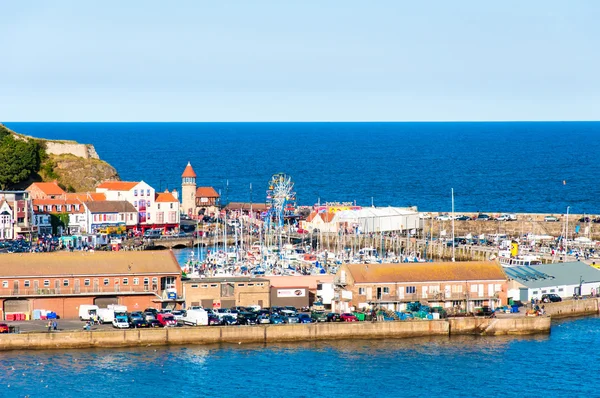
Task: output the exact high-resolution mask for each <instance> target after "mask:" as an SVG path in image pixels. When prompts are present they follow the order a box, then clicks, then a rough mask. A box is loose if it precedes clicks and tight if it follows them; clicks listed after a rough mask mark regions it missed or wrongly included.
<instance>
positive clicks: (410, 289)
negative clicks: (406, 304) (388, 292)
mask: <svg viewBox="0 0 600 398" xmlns="http://www.w3.org/2000/svg"><path fill="white" fill-rule="evenodd" d="M416 292H417V287H416V286H406V294H415V293H416Z"/></svg>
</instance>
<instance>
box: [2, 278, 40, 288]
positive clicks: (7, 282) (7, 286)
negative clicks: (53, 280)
mask: <svg viewBox="0 0 600 398" xmlns="http://www.w3.org/2000/svg"><path fill="white" fill-rule="evenodd" d="M7 283H8V282H7ZM49 286H50V281H49V280H48V279H46V280H45V281H44V287H49ZM7 287H8V286H7Z"/></svg>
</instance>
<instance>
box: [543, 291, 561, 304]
mask: <svg viewBox="0 0 600 398" xmlns="http://www.w3.org/2000/svg"><path fill="white" fill-rule="evenodd" d="M561 301H562V298H561V297H560V296H559V295H558V294H555V293H550V294H542V303H558V302H561Z"/></svg>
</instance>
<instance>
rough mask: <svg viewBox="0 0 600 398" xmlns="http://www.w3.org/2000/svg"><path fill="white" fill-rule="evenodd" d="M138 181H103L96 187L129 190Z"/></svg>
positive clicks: (110, 189)
mask: <svg viewBox="0 0 600 398" xmlns="http://www.w3.org/2000/svg"><path fill="white" fill-rule="evenodd" d="M137 184H139V182H131V181H104V182H102V183H100V185H98V186H97V187H96V188H101V189H107V190H109V191H131V190H132V189H133V187H135V186H136V185H137Z"/></svg>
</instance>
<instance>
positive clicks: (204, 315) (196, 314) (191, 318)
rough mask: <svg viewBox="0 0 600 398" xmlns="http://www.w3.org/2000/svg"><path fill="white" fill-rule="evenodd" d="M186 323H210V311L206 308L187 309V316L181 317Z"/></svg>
mask: <svg viewBox="0 0 600 398" xmlns="http://www.w3.org/2000/svg"><path fill="white" fill-rule="evenodd" d="M181 322H182V323H183V324H184V325H193V326H199V325H204V326H206V325H208V312H206V311H204V310H201V309H200V310H187V311H186V314H185V316H183V317H182V318H181Z"/></svg>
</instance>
